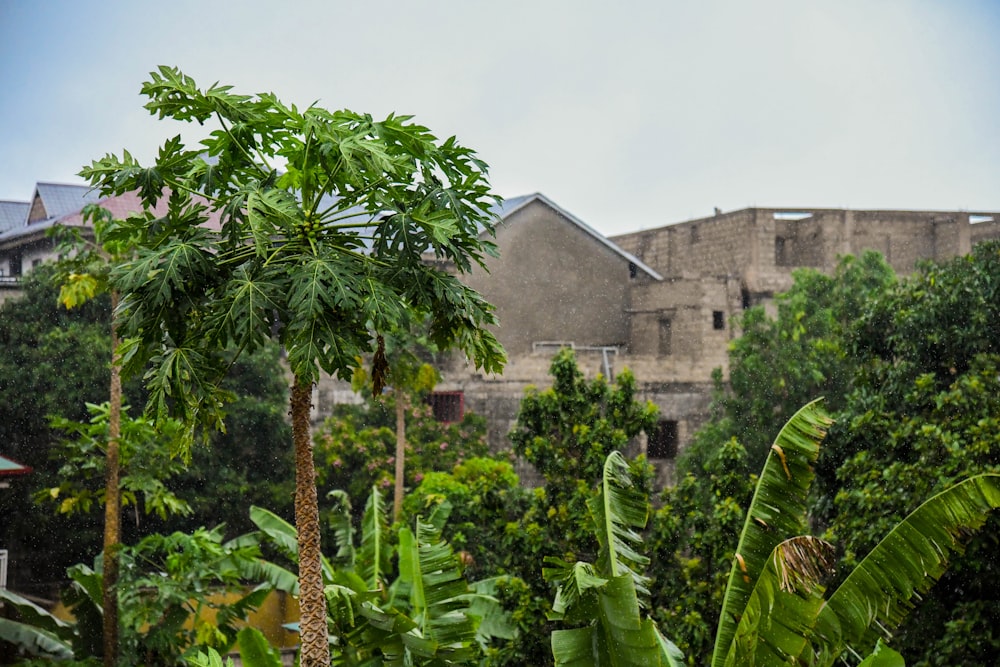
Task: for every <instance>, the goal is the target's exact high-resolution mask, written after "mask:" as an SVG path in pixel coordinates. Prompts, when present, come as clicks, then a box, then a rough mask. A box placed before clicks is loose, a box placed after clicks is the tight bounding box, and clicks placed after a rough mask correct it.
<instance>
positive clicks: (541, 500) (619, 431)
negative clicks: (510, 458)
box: [488, 349, 657, 665]
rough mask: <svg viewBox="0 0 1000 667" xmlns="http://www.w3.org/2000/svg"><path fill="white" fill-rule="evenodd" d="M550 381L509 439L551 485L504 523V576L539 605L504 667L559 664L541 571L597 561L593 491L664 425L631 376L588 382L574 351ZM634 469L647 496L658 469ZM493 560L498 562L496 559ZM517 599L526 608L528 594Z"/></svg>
mask: <svg viewBox="0 0 1000 667" xmlns="http://www.w3.org/2000/svg"><path fill="white" fill-rule="evenodd" d="M550 373H551V375H552V378H553V382H552V387H551V388H549V389H546V390H543V391H539V390H537V389H530V390H529V391H528V392H526V394H525V396H524V398H523V399H522V401H521V408H520V411H519V413H518V419H517V423H516V424H515V426H514V428H513V430H512V431H511V433H510V439H511V442H512V444H513V447H514V451H515V452H516V453H517V454H518V455H519V456H521V457H522V458H524V459H525V460H527V461H528V462H530V463H531V464H532V465H534V467H535V469H536V470H537V471H538V473H540V474H541V476H542V477H543V479H544V481H545V485H544V487H542V488H538V489H534V490H533V491H532V492H531V495H530V497H529V498H528V499H527V500H522V499H516V503H515V504H513V507H514V508H519V507H521V506H523V505H527V508H526V510H523V513H522V514H521V515H520V517H518V518H517V519H514V520H509V521H507V522H506V523H505V525H504V528H503V537H501V538H499V541H498V542H497V543H499V544H500V545H502V549H503V553H507V554H509V555H508V556H507V557H506V558H504V559H503V561H502V562H500V563H497V565H496V567H497V573H498V574H506V575H514V576H516V577H518V578H519V579H520V581H517V582H514V583H513V584H512V586H513V587H514V588H513V590H515V591H516V590H517V587H519V586H520V585H521V584H522V583H523V584H524V585H527V586H528V587H530V589H531V590H532V592H533V596H534V598H535V599H534V601H532V602H530V603H528V604H526V605H525V606H523V607H519V608H517V609H512V613H513V614H515V615H516V617H517V618H519V619H521V620H522V622H526V619H528V618H531V619H533V629H532V631H531V632H527V633H521V634H519V635H518V638H517V640H516V641H515V646H514V648H513V649H512V653H513V657H510V659H509V662H506V663H500V664H525V663H530V664H537V665H543V664H549V663H550V661H551V660H552V652H551V648H550V646H549V645H548V644H547V643H546V642H545V641H544V639H545V635H546V634H547V633H548V631H549V630H551V629H552V628H553V626H552V624H551V623H550V622H549V621H548V620H547V619H546V614H547V609H546V605H547V600H549V599H551V596H552V592H553V591H552V588H551V585H550V584H549V583H548V582H546V581H545V580H544V578H543V577H542V576H540V574H541V573H540V572H539V571H538V563H540V562H542V561H543V560H544V559H545V558H547V557H554V558H558V559H561V560H563V561H566V562H574V561H577V560H581V561H588V562H594V561H596V560H597V557H598V548H599V544H598V542H597V541H596V538H595V537H594V530H593V524H592V522H591V519H590V510H589V508H588V502H589V501H590V500H591V499H592V498H593V497H594V496H595V495H596V493H597V491H596V489H595V488H594V484H595V483H596V482H597V481H598V480H600V479H602V476H603V473H604V465H605V461H606V460H607V457H608V456H609V455H610V454H611V452H612V451H616V450H622V449H625V448H626V447H627V446H628V445H629V442H630V440H632V439H633V438H634V437H636V436H637V435H638V434H639V433H640V432H642V431H643V430H647V431H648V430H652V428H653V426H655V424H656V419H657V410H656V407H655V406H654V405H653V404H652V403H649V402H646V403H642V402H639V401H637V400H636V398H635V396H636V381H635V377H634V376H633V375H632V374H631V373H630V372H629V371H627V370H625V371H623V372H622V373H620V374H619V375H618V376H617V377H616V378H615V381H614V382H613V383H609V382H608V381H607V380H606V379H605V378H603V377H601V376H598V377H597V378H595V379H594V380H587V379H585V378H584V376H583V373H582V372H581V371H580V369H579V367H578V366H577V363H576V359H575V356H574V354H573V351H572V350H569V349H564V350H561V351H560V352H559V353H558V354H557V355H556V356H555V358H554V359H553V361H552V365H551V368H550ZM628 465H629V477H630V479H631V480H632V482H633V484H634V485H635V487H636V489H637V490H638V491H639V492H641V493H644V494H648V492H649V485H650V483H651V480H652V471H651V467H650V466H649V465H648V464H647V463H646V462H645V460H644V459H643V458H642V457H640V458H639V459H637V460H634V461H630V462H629V463H628ZM511 500H515V498H513V497H511ZM508 507H511V506H510V505H508ZM518 511H520V510H518ZM507 512H510V510H505V513H507ZM507 515H508V516H510V514H509V513H508V514H507ZM494 539H496V538H494ZM494 543H495V542H492V541H491V542H488V544H494ZM497 551H500V549H498V550H497ZM492 560H493V562H496V557H495V556H493V557H492ZM510 599H511V601H513V600H519V601H520V602H521V603H522V604H523V603H524V602H525V596H523V595H521V594H518V595H517V596H511V598H510ZM529 625H530V624H529ZM504 659H506V658H504Z"/></svg>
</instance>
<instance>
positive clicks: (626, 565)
mask: <svg viewBox="0 0 1000 667" xmlns="http://www.w3.org/2000/svg"><path fill="white" fill-rule="evenodd" d="M587 507H588V508H589V509H590V514H591V517H592V518H593V520H594V525H595V528H596V530H595V535H596V536H597V541H598V543H599V544H600V554H599V555H598V559H597V571H598V572H599V573H600V574H602V575H603V576H605V577H608V578H614V577H617V576H619V575H621V574H623V573H625V572H628V573H630V574H631V575H632V580H633V582H634V583H635V588H636V591H637V592H638V593H639V594H640V595H644V596H648V595H649V590H648V589H647V588H646V585H647V584H648V583H649V579H648V578H647V577H645V576H644V575H643V572H644V571H645V569H646V566H647V565H648V564H649V558H647V557H646V556H644V555H643V554H641V553H639V551H638V549H637V547H638V546H639V545H641V544H642V536H640V535H639V533H638V532H636V529H640V530H641V529H642V528H645V527H646V521H647V520H648V518H649V503H648V502H647V500H646V495H645V494H644V493H643V492H642V491H640V490H639V489H637V488H636V487H635V485H634V484H633V483H632V478H631V476H630V475H629V467H628V462H627V461H626V460H625V457H624V456H622V455H621V453H620V452H612V453H611V454H610V455H608V457H607V459H605V461H604V474H603V476H602V480H601V490H600V493H599V494H598V495H597V496H594V497H593V498H591V499H589V500H588V501H587Z"/></svg>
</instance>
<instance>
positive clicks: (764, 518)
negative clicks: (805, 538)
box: [711, 400, 832, 667]
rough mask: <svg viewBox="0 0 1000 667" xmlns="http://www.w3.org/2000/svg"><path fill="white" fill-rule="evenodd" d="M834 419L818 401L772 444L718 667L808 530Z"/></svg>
mask: <svg viewBox="0 0 1000 667" xmlns="http://www.w3.org/2000/svg"><path fill="white" fill-rule="evenodd" d="M831 423H832V420H831V419H830V418H829V417H828V416H827V415H826V413H825V412H824V411H823V410H822V408H821V407H820V401H819V400H817V401H813V402H812V403H809V404H807V405H805V406H804V407H802V408H801V409H800V410H799V411H798V412H796V413H795V414H794V415H793V416H792V418H791V419H789V420H788V422H787V423H786V424H785V425H784V427H782V429H781V432H780V433H778V437H777V438H776V439H775V441H774V444H773V445H771V451H770V453H769V454H768V456H767V460H766V461H765V463H764V469H763V471H762V472H761V475H760V479H759V480H758V482H757V488H756V490H755V491H754V496H753V500H752V501H751V502H750V507H749V509H748V511H747V517H746V521H745V523H744V524H743V530H742V532H741V533H740V540H739V545H738V546H737V548H736V555H735V557H734V558H733V566H732V569H731V570H730V574H729V583H728V584H727V586H726V594H725V598H724V599H723V604H722V612H721V614H720V616H719V627H718V631H717V633H716V637H715V649H714V650H713V652H712V663H711V664H712V667H722V665H723V664H724V661H725V660H726V656H727V655H728V654H729V646H730V644H731V643H732V641H733V637H734V636H735V634H736V628H737V625H738V623H739V620H740V617H741V616H742V615H743V613H744V610H745V609H746V607H747V602H748V601H749V600H750V595H751V592H752V591H753V587H754V585H755V583H756V581H757V578H758V577H759V576H760V573H761V572H762V571H763V570H764V567H765V566H766V564H767V561H768V558H770V556H771V553H772V552H773V551H774V548H775V547H776V546H777V545H778V544H779V543H780V542H782V541H784V540H786V539H788V538H789V537H794V536H796V535H800V534H802V533H804V532H806V527H807V526H806V496H807V494H808V492H809V486H810V485H811V484H812V480H813V476H814V475H813V470H812V464H813V463H814V462H815V461H816V457H817V456H818V455H819V445H820V442H821V441H822V440H823V437H824V436H825V435H826V429H827V428H828V427H829V425H830V424H831Z"/></svg>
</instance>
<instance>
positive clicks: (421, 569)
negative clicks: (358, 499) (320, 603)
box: [238, 487, 510, 665]
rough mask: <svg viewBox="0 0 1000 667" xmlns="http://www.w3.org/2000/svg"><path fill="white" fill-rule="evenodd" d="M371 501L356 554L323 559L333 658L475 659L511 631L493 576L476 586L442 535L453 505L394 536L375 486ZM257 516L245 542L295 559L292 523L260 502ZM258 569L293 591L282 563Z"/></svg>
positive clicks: (342, 661)
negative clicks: (256, 528)
mask: <svg viewBox="0 0 1000 667" xmlns="http://www.w3.org/2000/svg"><path fill="white" fill-rule="evenodd" d="M340 507H341V511H342V512H344V513H345V514H346V512H348V511H349V510H348V509H347V504H345V503H341V504H340ZM366 507H367V510H366V513H365V515H366V516H365V520H364V522H363V525H364V529H363V530H362V531H361V541H360V544H352V545H351V546H352V549H351V550H350V552H351V553H352V554H354V558H353V559H350V560H342V561H336V559H335V562H337V565H336V566H334V565H333V564H331V562H330V561H327V560H325V559H324V580H325V583H326V598H327V603H328V615H329V623H330V628H331V633H332V636H333V637H334V643H333V644H332V661H333V664H335V665H356V664H371V665H381V664H399V663H398V662H397V661H401V660H405V661H406V664H427V665H450V664H471V663H473V662H475V661H476V660H478V657H479V656H480V655H481V652H482V651H483V650H484V649H486V648H488V647H489V644H490V643H491V642H492V641H493V640H494V638H497V637H501V638H502V637H503V636H506V635H509V634H510V629H509V624H508V623H506V622H505V621H504V619H503V614H502V611H501V610H500V607H499V606H498V604H497V603H496V601H495V600H494V599H493V598H492V597H491V595H490V594H489V592H490V591H492V590H494V589H495V584H494V583H492V582H491V583H490V584H484V590H485V591H486V592H479V591H477V590H474V589H473V588H472V587H470V585H469V583H468V581H467V579H466V577H465V574H464V572H463V568H462V562H461V559H460V558H459V556H458V555H457V554H456V553H455V552H454V550H453V549H452V547H451V545H449V544H448V543H447V541H445V540H443V539H442V538H441V528H442V524H443V522H444V520H445V518H446V515H447V512H448V511H449V509H450V507H449V506H447V505H443V506H440V507H438V508H437V511H435V512H434V513H433V514H432V515H431V516H430V517H429V519H427V520H423V519H421V518H419V517H418V518H417V519H416V520H415V522H414V528H412V529H411V528H409V527H407V526H400V527H399V528H398V531H397V533H396V535H395V536H394V542H395V544H390V543H389V540H388V539H387V537H388V535H387V531H388V526H387V525H386V523H385V506H384V503H383V501H382V500H381V494H380V492H379V490H378V488H377V487H375V488H373V489H372V490H371V496H370V498H369V501H368V503H367V505H366ZM253 520H254V522H255V523H257V525H258V526H259V528H260V532H259V533H258V534H257V535H253V534H251V535H246V536H243V537H241V538H240V539H239V540H238V541H239V542H240V543H254V542H260V541H261V540H266V541H268V542H270V543H271V545H272V546H275V547H277V549H278V550H279V551H280V552H281V553H282V554H283V555H284V556H285V557H286V558H287V559H289V560H290V561H291V562H295V560H297V558H298V553H297V549H298V547H297V543H296V530H295V528H294V527H293V526H292V525H290V524H288V523H287V522H284V521H282V520H281V519H279V518H277V517H276V516H274V515H273V514H271V513H269V512H266V511H264V510H261V509H260V508H255V509H254V511H253ZM341 552H342V553H344V552H345V551H344V550H343V549H341ZM394 557H395V558H394ZM393 563H395V565H393ZM259 565H260V564H259V563H258V566H256V567H259ZM376 565H377V567H376ZM256 571H257V572H263V573H265V574H266V576H267V578H268V580H269V581H270V582H271V584H272V585H274V586H276V587H277V588H279V589H280V590H288V591H289V592H293V591H294V589H293V588H291V586H294V585H296V583H297V582H296V581H295V578H294V576H291V575H290V573H289V576H285V574H284V573H285V572H287V571H286V570H283V569H282V568H281V567H280V566H270V567H269V568H267V569H266V570H256ZM397 575H398V576H397ZM473 610H475V612H474V611H473ZM487 617H488V618H490V619H491V622H490V623H489V625H487V626H484V625H483V624H482V622H481V621H482V619H484V618H487ZM367 661H370V662H367Z"/></svg>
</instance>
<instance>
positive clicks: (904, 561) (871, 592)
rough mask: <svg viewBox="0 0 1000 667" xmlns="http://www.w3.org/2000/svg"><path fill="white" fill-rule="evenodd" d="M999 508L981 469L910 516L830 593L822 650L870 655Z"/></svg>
mask: <svg viewBox="0 0 1000 667" xmlns="http://www.w3.org/2000/svg"><path fill="white" fill-rule="evenodd" d="M997 507H1000V475H997V474H984V475H977V476H975V477H970V478H968V479H966V480H964V481H962V482H959V483H957V484H955V485H953V486H951V487H949V488H947V489H945V490H944V491H942V492H941V493H939V494H937V495H936V496H933V497H932V498H930V499H928V500H927V501H926V502H924V503H923V504H922V505H921V506H920V507H918V508H917V509H916V510H914V511H913V512H912V513H910V515H909V516H907V517H906V518H905V519H903V520H902V521H901V522H900V523H899V524H897V525H896V527H895V528H893V529H892V530H891V531H889V533H888V534H887V535H886V536H885V537H884V538H883V539H882V541H881V542H879V543H878V544H877V545H876V546H875V548H873V549H872V550H871V552H870V553H869V554H868V555H867V556H866V557H865V558H864V560H862V561H861V562H860V563H858V564H857V566H856V567H855V568H854V569H853V570H852V571H851V573H850V574H849V575H848V576H847V578H846V579H845V580H844V581H843V583H841V584H840V586H838V587H837V589H836V590H835V591H834V592H833V593H832V594H831V595H830V596H829V599H828V601H827V603H826V604H825V605H824V607H823V609H822V610H821V611H820V615H819V618H818V619H817V630H816V632H817V642H818V643H819V653H820V654H821V655H823V656H829V655H832V656H833V657H834V658H835V657H836V655H839V654H840V653H841V652H842V651H843V650H844V649H845V648H847V649H849V650H853V651H854V652H856V653H857V654H859V655H867V654H868V652H869V651H870V650H871V648H872V647H873V646H874V645H875V644H876V642H877V641H878V640H880V639H881V640H888V639H889V638H890V637H891V633H892V632H893V631H894V630H895V629H896V628H897V627H898V626H899V624H900V623H901V622H902V621H903V619H904V618H905V616H906V614H907V613H908V612H909V611H910V609H911V608H912V606H913V602H912V600H913V598H915V597H918V596H920V595H923V594H924V593H926V592H927V591H928V590H929V589H930V587H931V586H932V585H933V584H934V582H935V581H937V579H938V578H939V577H940V576H941V575H942V574H943V573H944V571H945V570H946V569H947V567H948V559H949V557H950V556H951V555H952V554H953V553H956V552H959V551H960V550H961V549H962V548H963V545H964V543H965V541H966V539H967V538H968V537H970V536H971V535H972V534H973V533H975V531H977V530H979V529H980V528H981V527H982V526H983V524H984V523H985V522H986V519H987V518H988V516H989V513H990V512H991V511H992V510H994V509H996V508H997ZM830 662H832V658H831V659H830ZM827 664H828V663H827Z"/></svg>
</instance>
